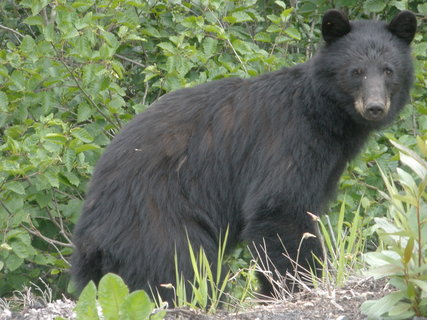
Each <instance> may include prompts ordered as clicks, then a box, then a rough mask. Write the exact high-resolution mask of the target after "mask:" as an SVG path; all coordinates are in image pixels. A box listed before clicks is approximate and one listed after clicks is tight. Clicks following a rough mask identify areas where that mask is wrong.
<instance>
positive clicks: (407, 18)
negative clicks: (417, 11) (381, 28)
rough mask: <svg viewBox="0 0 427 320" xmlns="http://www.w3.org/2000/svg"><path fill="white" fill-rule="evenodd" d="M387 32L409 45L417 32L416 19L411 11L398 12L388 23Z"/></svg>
mask: <svg viewBox="0 0 427 320" xmlns="http://www.w3.org/2000/svg"><path fill="white" fill-rule="evenodd" d="M388 30H390V32H391V33H393V34H394V35H396V36H397V37H399V38H400V39H402V40H404V41H405V42H406V43H407V44H409V43H411V41H412V40H413V39H414V36H415V32H416V31H417V19H416V18H415V15H414V14H413V13H412V12H411V11H402V12H399V13H398V14H397V16H395V17H394V19H393V20H392V21H391V22H390V23H389V25H388Z"/></svg>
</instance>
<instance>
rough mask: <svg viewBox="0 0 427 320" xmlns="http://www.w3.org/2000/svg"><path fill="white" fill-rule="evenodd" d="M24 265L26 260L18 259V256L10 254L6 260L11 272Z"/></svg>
mask: <svg viewBox="0 0 427 320" xmlns="http://www.w3.org/2000/svg"><path fill="white" fill-rule="evenodd" d="M23 263H24V259H22V258H20V257H18V256H17V255H16V254H13V253H12V254H9V256H8V257H7V258H6V261H5V265H6V268H7V269H8V270H9V271H15V270H16V269H18V268H19V267H20V266H21V265H22V264H23Z"/></svg>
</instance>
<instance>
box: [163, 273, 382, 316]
mask: <svg viewBox="0 0 427 320" xmlns="http://www.w3.org/2000/svg"><path fill="white" fill-rule="evenodd" d="M387 292H390V289H389V288H388V287H387V286H386V282H385V281H384V280H380V281H374V280H373V279H372V278H369V279H354V280H351V281H349V282H348V283H347V285H346V286H344V287H343V288H340V289H337V288H334V289H333V290H330V291H327V290H321V289H316V290H311V291H310V292H308V291H305V292H300V293H297V294H295V295H294V296H293V297H292V298H291V299H289V300H286V301H276V302H274V303H271V304H269V305H258V306H256V307H254V308H253V309H250V310H241V311H239V312H234V313H230V312H222V311H220V312H218V313H217V314H215V315H204V314H201V313H195V312H193V311H189V310H171V311H170V312H168V315H167V317H166V319H168V320H181V319H182V320H184V319H185V320H187V319H200V320H223V319H224V320H226V319H227V320H279V319H280V320H283V319H285V320H317V319H319V320H362V319H367V317H366V316H364V315H362V314H361V313H360V305H361V304H362V303H363V302H364V301H366V300H372V299H379V298H381V297H383V296H384V295H385V294H386V293H387Z"/></svg>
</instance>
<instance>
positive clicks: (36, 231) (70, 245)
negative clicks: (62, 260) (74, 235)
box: [21, 222, 74, 252]
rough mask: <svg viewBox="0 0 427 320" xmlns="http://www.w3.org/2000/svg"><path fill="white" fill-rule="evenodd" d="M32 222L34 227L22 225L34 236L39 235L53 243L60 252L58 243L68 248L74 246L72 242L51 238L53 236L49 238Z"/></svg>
mask: <svg viewBox="0 0 427 320" xmlns="http://www.w3.org/2000/svg"><path fill="white" fill-rule="evenodd" d="M30 224H31V227H32V229H30V228H28V227H26V226H25V225H23V224H21V227H22V228H24V229H25V230H27V231H28V232H29V233H31V234H32V235H33V236H36V237H39V238H40V239H42V240H44V241H46V242H47V243H49V244H51V245H53V246H54V247H55V248H56V249H57V250H58V252H59V249H58V248H57V247H56V245H58V246H62V247H67V248H74V245H72V244H70V243H65V242H62V241H58V240H55V239H51V238H48V237H46V236H44V235H42V234H41V233H40V231H39V230H37V229H36V227H35V226H34V225H33V223H32V222H30Z"/></svg>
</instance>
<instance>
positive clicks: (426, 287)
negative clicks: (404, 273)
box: [409, 279, 427, 294]
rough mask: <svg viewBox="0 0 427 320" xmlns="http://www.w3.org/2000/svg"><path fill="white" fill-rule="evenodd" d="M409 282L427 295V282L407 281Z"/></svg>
mask: <svg viewBox="0 0 427 320" xmlns="http://www.w3.org/2000/svg"><path fill="white" fill-rule="evenodd" d="M409 281H410V282H412V283H414V284H416V285H417V286H418V287H419V288H420V289H421V290H423V291H424V293H425V294H427V280H418V279H409Z"/></svg>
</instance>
